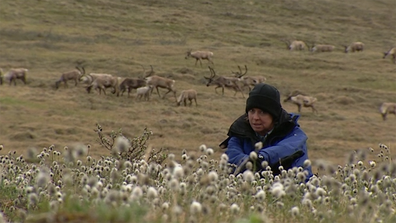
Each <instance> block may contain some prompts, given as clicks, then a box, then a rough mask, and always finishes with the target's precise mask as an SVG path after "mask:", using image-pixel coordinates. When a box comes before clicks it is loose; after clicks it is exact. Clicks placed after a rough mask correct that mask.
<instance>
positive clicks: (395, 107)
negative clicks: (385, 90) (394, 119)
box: [379, 102, 396, 121]
mask: <svg viewBox="0 0 396 223" xmlns="http://www.w3.org/2000/svg"><path fill="white" fill-rule="evenodd" d="M379 111H380V113H381V116H382V120H384V121H385V120H386V116H387V114H395V115H396V103H393V102H384V103H382V104H381V106H380V107H379Z"/></svg>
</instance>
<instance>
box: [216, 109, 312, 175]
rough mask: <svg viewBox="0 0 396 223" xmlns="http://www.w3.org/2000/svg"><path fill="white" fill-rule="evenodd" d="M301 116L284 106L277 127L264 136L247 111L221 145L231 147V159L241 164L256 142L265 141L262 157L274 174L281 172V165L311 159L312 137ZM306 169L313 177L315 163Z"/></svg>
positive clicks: (229, 151) (231, 162)
mask: <svg viewBox="0 0 396 223" xmlns="http://www.w3.org/2000/svg"><path fill="white" fill-rule="evenodd" d="M299 117H300V116H299V115H296V114H292V113H291V114H289V113H287V112H286V111H285V110H283V109H282V114H281V116H280V118H279V120H278V121H277V122H276V123H275V126H274V129H273V130H272V131H271V132H270V133H268V134H267V135H266V136H265V137H260V136H259V135H257V134H256V132H255V131H254V130H253V129H252V128H251V126H250V124H249V121H248V117H247V114H244V115H242V116H241V117H239V118H238V119H237V120H236V121H234V123H233V124H232V125H231V127H230V129H229V131H228V134H227V135H228V138H227V139H226V140H224V141H223V142H222V143H221V144H220V147H221V148H227V149H226V151H225V153H226V154H227V155H228V159H229V160H228V162H229V163H230V164H235V165H237V166H239V165H241V164H242V163H243V162H244V161H246V160H247V159H248V158H249V154H250V153H251V152H252V151H255V144H256V143H257V142H260V141H261V142H262V143H263V147H262V148H261V149H258V150H257V151H256V152H257V154H258V158H259V161H260V162H262V161H267V162H268V164H269V166H270V167H271V170H272V171H273V173H274V175H277V174H279V166H283V168H284V169H290V168H293V167H302V166H303V163H304V161H305V160H307V159H308V152H307V144H306V141H307V139H308V137H307V135H306V134H305V133H304V132H303V130H302V129H301V128H300V125H299V124H298V123H297V120H298V118H299ZM306 170H307V171H308V176H307V179H309V178H310V177H311V176H312V170H311V167H308V168H306ZM259 171H260V170H259Z"/></svg>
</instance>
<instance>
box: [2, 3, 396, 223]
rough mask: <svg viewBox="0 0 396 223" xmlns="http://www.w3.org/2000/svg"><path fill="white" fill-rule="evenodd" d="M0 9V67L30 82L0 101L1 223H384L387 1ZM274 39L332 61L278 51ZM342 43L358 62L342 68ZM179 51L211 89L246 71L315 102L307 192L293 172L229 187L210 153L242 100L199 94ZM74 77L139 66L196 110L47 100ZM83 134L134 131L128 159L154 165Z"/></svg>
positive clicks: (71, 95) (389, 190)
mask: <svg viewBox="0 0 396 223" xmlns="http://www.w3.org/2000/svg"><path fill="white" fill-rule="evenodd" d="M0 5H1V7H0V68H2V69H3V70H4V71H7V70H9V69H10V68H17V67H24V68H27V69H29V72H28V77H27V82H28V83H27V84H26V85H23V84H22V83H21V82H20V81H19V80H17V85H16V86H9V85H8V84H7V83H5V84H3V85H1V86H0V191H1V192H2V193H0V222H26V223H44V222H51V223H52V222H59V223H60V222H69V223H71V222H158V223H160V222H161V223H162V222H188V223H202V222H218V223H223V222H238V223H242V222H249V223H256V222H266V223H268V222H299V223H300V222H301V223H302V222H323V223H331V222H367V223H369V222H370V223H371V222H389V223H390V222H395V218H396V214H395V213H396V211H395V210H396V203H395V193H396V180H395V177H396V163H395V162H394V161H393V160H394V158H395V157H394V154H395V153H394V145H395V143H396V138H395V132H396V125H395V124H396V117H395V116H394V115H389V116H388V120H386V121H383V120H382V118H381V115H380V114H379V111H378V108H379V105H380V104H381V103H382V102H386V101H388V102H396V65H395V64H394V63H392V62H391V60H390V58H386V59H383V58H382V57H383V52H384V51H387V50H388V49H390V48H391V47H393V46H395V44H396V39H395V38H396V25H395V22H394V21H395V20H396V1H389V0H376V1H372V0H360V1H358V2H357V1H351V0H331V1H330V0H323V1H309V0H298V1H297V0H288V1H286V0H267V1H254V0H238V1H237V0H219V1H191V0H184V1H183V0H174V1H160V0H133V1H132V0H115V1H110V0H67V1H51V0H31V1H26V0H2V1H1V4H0ZM282 39H287V40H294V39H298V40H303V41H305V42H306V43H308V44H310V45H312V44H314V43H316V44H333V45H335V46H336V49H335V51H334V52H331V53H311V52H308V51H300V52H298V51H289V50H287V49H286V45H285V43H284V42H283V41H282ZM354 41H361V42H364V43H365V49H364V51H363V52H357V53H348V54H346V53H344V47H343V45H347V44H350V43H352V42H354ZM189 49H192V50H210V51H212V52H213V53H214V57H213V61H214V69H215V70H216V72H217V74H219V75H231V73H232V72H233V71H236V70H237V68H238V65H239V66H244V65H247V67H248V69H249V71H248V73H247V75H251V76H257V75H261V76H264V77H266V78H267V82H268V83H269V84H272V85H274V86H276V87H277V88H278V89H279V90H280V92H281V94H282V99H283V98H286V96H287V95H288V93H289V92H292V91H294V90H299V91H302V92H304V93H306V94H309V95H311V96H314V97H316V98H317V99H318V101H317V109H318V111H319V113H318V114H314V113H312V112H311V110H310V109H309V108H303V109H302V112H301V113H300V115H301V117H300V119H299V122H300V125H301V127H302V128H303V129H304V131H305V132H306V133H307V135H308V137H309V140H308V149H309V157H310V160H311V162H312V163H311V162H309V161H307V162H306V163H305V164H304V165H310V164H312V165H313V168H314V172H315V173H318V177H316V176H315V177H312V178H311V179H310V180H309V181H308V182H305V173H304V172H303V171H302V169H301V170H300V169H298V168H294V169H292V170H289V171H282V174H280V175H278V176H273V175H272V172H271V170H268V169H266V170H265V171H262V172H261V174H262V176H260V175H259V174H258V173H256V174H253V173H252V172H250V171H246V172H244V173H243V174H239V175H237V176H234V175H232V174H229V169H228V166H227V157H226V156H221V155H222V153H223V152H224V151H222V150H221V149H220V148H218V144H219V143H220V142H222V141H223V140H224V139H225V138H226V134H227V131H228V128H229V126H230V125H231V123H232V122H233V121H234V120H235V119H236V118H238V117H239V116H240V115H241V114H243V113H244V110H245V109H244V107H245V101H246V98H244V97H243V96H242V95H241V94H237V95H234V93H233V92H232V91H230V90H228V89H226V90H225V94H224V96H222V95H221V94H216V93H215V90H214V87H213V86H210V87H207V86H206V84H205V78H204V76H209V75H210V72H209V70H208V67H207V61H203V66H200V65H199V64H198V65H197V66H195V65H194V64H195V61H194V60H193V59H191V58H189V59H185V55H186V52H187V51H188V50H189ZM80 64H82V65H83V66H84V67H85V70H86V71H87V73H88V72H89V73H90V72H95V73H110V74H113V75H116V76H119V77H124V78H126V77H141V76H142V75H143V72H144V71H148V70H149V69H150V65H152V66H153V68H154V71H155V72H156V74H157V75H160V76H164V77H168V78H172V79H174V80H175V81H176V82H175V88H176V89H177V92H178V93H179V92H180V91H181V90H184V89H189V88H194V89H195V90H196V91H197V92H198V106H195V105H193V106H191V107H188V106H187V107H184V106H176V102H175V99H174V98H173V96H172V95H167V97H166V98H165V99H161V98H159V97H158V95H157V93H154V94H153V95H152V96H151V100H150V101H148V102H146V101H137V100H136V99H135V92H133V95H132V97H130V98H128V97H127V96H126V95H123V96H121V97H116V96H115V95H113V94H111V93H110V90H107V95H103V94H102V95H99V94H98V93H97V92H91V93H90V94H88V93H87V92H86V90H85V89H84V87H83V86H81V85H79V86H77V87H75V86H74V85H73V84H72V83H69V87H68V88H66V87H64V86H63V85H61V87H60V88H59V89H55V82H56V81H57V80H58V79H59V78H60V76H61V74H62V73H63V72H66V71H69V70H72V69H74V67H75V66H77V65H80ZM161 93H164V91H163V90H161ZM246 95H247V92H245V96H246ZM282 106H283V107H284V108H285V109H286V110H287V111H289V112H297V107H296V106H295V105H293V104H291V103H289V102H288V103H282ZM97 124H99V125H100V126H101V127H102V129H103V131H102V132H101V134H103V135H105V136H108V135H110V134H112V131H115V132H118V131H121V132H122V133H123V135H124V136H126V137H127V138H129V139H136V137H138V136H141V135H142V133H143V132H144V131H145V128H147V129H148V130H149V131H152V135H151V136H150V139H149V140H148V141H147V144H145V145H144V147H142V148H144V149H145V148H146V147H145V146H147V148H148V151H160V149H163V150H164V151H166V152H164V153H165V154H167V155H169V156H168V159H166V160H165V161H164V162H163V163H161V164H157V163H154V162H150V160H149V159H150V158H152V157H150V158H149V157H148V156H145V157H144V158H142V159H136V160H132V161H133V162H130V161H128V159H123V158H120V156H123V155H125V154H124V153H122V152H120V151H121V149H122V148H126V146H129V145H128V144H127V143H129V142H126V141H128V140H125V138H124V140H122V138H121V140H120V141H117V142H118V144H116V145H118V146H115V148H117V149H118V150H117V151H118V152H119V153H111V152H110V151H109V150H107V149H106V148H104V147H102V146H101V144H100V143H99V142H98V139H99V137H98V133H97V132H96V130H97ZM138 140H139V139H138ZM133 142H135V141H133ZM382 143H383V144H385V145H383V144H382ZM202 144H205V145H206V146H204V145H202ZM88 145H89V146H88ZM125 145H126V146H125ZM88 148H89V150H88ZM127 148H128V147H127ZM369 148H372V149H371V150H372V152H371V153H367V152H368V151H371V150H370V149H369ZM150 149H152V150H150ZM142 151H146V150H142ZM355 151H356V152H355ZM146 152H147V151H146ZM172 153H173V154H174V155H172ZM158 157H159V156H157V158H158ZM124 158H125V157H124Z"/></svg>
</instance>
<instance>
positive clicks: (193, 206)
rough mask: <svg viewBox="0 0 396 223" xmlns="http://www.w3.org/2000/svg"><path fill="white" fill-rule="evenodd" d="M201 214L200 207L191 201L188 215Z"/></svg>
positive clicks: (199, 204) (197, 203)
mask: <svg viewBox="0 0 396 223" xmlns="http://www.w3.org/2000/svg"><path fill="white" fill-rule="evenodd" d="M201 212H202V205H201V203H199V202H197V201H193V202H192V203H191V205H190V213H191V214H192V215H197V214H200V213H201Z"/></svg>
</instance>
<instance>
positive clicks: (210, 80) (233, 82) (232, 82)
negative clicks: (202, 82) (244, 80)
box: [204, 66, 245, 97]
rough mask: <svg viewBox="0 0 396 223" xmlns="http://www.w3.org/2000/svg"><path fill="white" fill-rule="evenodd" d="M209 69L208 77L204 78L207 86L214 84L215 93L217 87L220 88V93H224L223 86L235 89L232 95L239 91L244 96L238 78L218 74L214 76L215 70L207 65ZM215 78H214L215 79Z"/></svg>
mask: <svg viewBox="0 0 396 223" xmlns="http://www.w3.org/2000/svg"><path fill="white" fill-rule="evenodd" d="M208 68H209V71H210V77H205V76H204V78H205V79H206V80H207V83H206V86H207V87H209V86H211V85H214V86H216V87H215V92H216V93H217V88H222V95H224V88H230V89H233V90H234V91H235V94H234V96H235V95H236V93H238V91H239V92H241V94H242V96H243V97H245V95H244V94H243V91H242V88H241V87H240V86H239V84H238V83H239V82H240V81H239V78H236V77H224V76H219V77H217V78H216V72H215V70H214V69H213V68H212V67H210V66H208ZM215 78H216V79H215Z"/></svg>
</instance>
